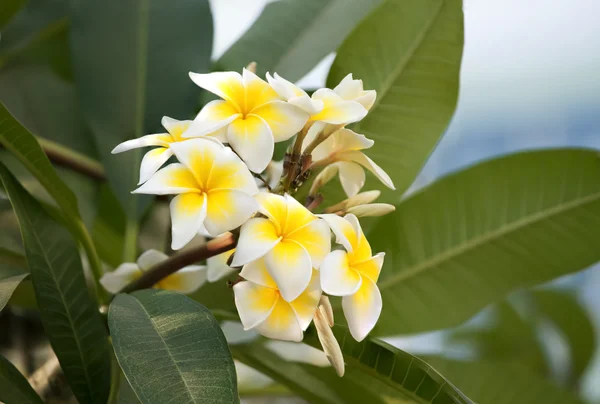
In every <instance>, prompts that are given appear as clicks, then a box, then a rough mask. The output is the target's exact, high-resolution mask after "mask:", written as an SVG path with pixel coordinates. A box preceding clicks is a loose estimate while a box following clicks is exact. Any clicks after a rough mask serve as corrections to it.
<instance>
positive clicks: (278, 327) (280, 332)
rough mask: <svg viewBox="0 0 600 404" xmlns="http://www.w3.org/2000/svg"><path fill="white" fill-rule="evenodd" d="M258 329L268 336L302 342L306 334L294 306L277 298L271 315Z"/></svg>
mask: <svg viewBox="0 0 600 404" xmlns="http://www.w3.org/2000/svg"><path fill="white" fill-rule="evenodd" d="M256 330H257V331H258V332H259V333H261V334H262V335H264V336H265V337H267V338H273V339H280V340H283V341H294V342H300V341H302V337H303V336H304V333H303V332H302V328H301V327H300V324H299V323H298V320H297V319H296V315H295V313H294V310H293V309H292V306H291V305H290V304H289V303H288V302H286V301H285V300H283V299H278V300H277V303H275V307H274V308H273V311H271V313H270V314H269V317H267V319H266V320H265V321H264V322H262V323H261V324H260V325H259V326H258V327H256Z"/></svg>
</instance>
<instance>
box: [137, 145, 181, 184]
mask: <svg viewBox="0 0 600 404" xmlns="http://www.w3.org/2000/svg"><path fill="white" fill-rule="evenodd" d="M172 155H173V152H172V151H171V149H166V148H164V147H157V148H156V149H153V150H150V151H149V152H148V153H146V154H145V155H144V158H143V159H142V163H141V164H140V181H139V182H138V185H140V184H142V183H144V182H146V181H148V180H149V179H150V177H152V176H153V175H154V173H156V172H157V171H158V169H159V168H161V167H162V165H163V164H165V163H166V162H167V160H169V158H171V156H172Z"/></svg>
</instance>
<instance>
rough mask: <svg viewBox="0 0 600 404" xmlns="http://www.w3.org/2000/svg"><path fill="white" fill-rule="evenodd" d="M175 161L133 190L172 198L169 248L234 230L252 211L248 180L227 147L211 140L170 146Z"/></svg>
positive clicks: (253, 204)
mask: <svg viewBox="0 0 600 404" xmlns="http://www.w3.org/2000/svg"><path fill="white" fill-rule="evenodd" d="M171 149H172V150H173V152H174V153H175V156H177V158H178V159H179V161H180V163H174V164H169V165H168V166H166V167H165V168H162V169H160V170H159V171H158V172H156V174H154V175H153V176H152V177H151V178H150V179H149V180H148V181H147V182H146V183H145V184H144V185H142V186H141V187H139V188H138V189H136V190H135V191H133V192H134V193H138V194H155V195H177V196H176V197H175V198H173V200H172V201H171V206H170V210H171V223H172V233H173V236H172V244H171V246H172V248H173V249H174V250H177V249H180V248H182V247H183V246H185V245H186V244H187V243H189V242H190V240H191V239H192V238H193V237H194V236H195V235H196V234H198V232H199V231H203V230H204V229H206V231H207V232H208V233H209V234H210V235H211V236H213V237H215V236H217V235H219V234H221V233H224V232H227V231H229V230H232V229H235V228H236V227H238V226H240V225H241V224H242V223H244V222H245V221H246V220H248V218H249V217H250V216H252V215H253V214H254V213H255V212H256V211H257V210H258V204H257V203H256V201H255V199H254V198H253V196H254V195H256V194H257V193H258V187H257V186H256V182H255V181H254V177H253V176H252V174H250V171H248V168H247V167H246V165H245V164H244V163H243V162H242V161H241V160H240V159H239V157H238V156H237V155H236V154H235V153H234V152H233V151H231V149H229V148H227V147H225V146H223V145H222V144H221V143H220V142H219V141H217V140H209V139H192V140H186V141H185V142H178V143H173V144H171Z"/></svg>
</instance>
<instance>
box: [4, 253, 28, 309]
mask: <svg viewBox="0 0 600 404" xmlns="http://www.w3.org/2000/svg"><path fill="white" fill-rule="evenodd" d="M28 275H29V274H28V273H27V272H23V271H21V270H19V269H15V268H11V267H7V266H5V265H4V264H0V311H2V309H4V306H6V303H8V301H9V300H10V297H11V296H12V294H13V292H14V291H15V289H16V288H17V286H19V284H20V283H21V281H22V280H23V279H25V278H27V276H28Z"/></svg>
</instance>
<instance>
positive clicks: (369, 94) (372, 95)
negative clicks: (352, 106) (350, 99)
mask: <svg viewBox="0 0 600 404" xmlns="http://www.w3.org/2000/svg"><path fill="white" fill-rule="evenodd" d="M376 99H377V91H375V90H367V91H363V92H362V94H361V95H360V96H358V97H356V98H355V99H354V101H356V102H358V103H359V104H360V105H362V106H363V107H365V109H366V110H367V111H368V110H370V109H371V107H372V106H373V104H375V100H376Z"/></svg>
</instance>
